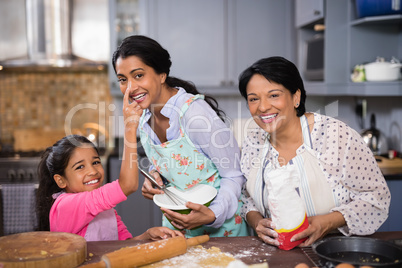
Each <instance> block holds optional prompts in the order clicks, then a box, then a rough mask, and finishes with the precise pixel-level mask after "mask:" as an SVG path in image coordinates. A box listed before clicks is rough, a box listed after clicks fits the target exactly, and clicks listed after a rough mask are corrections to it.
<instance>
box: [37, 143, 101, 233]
mask: <svg viewBox="0 0 402 268" xmlns="http://www.w3.org/2000/svg"><path fill="white" fill-rule="evenodd" d="M81 146H91V147H93V148H94V149H95V150H96V152H97V153H98V154H99V152H98V149H97V148H96V147H95V145H94V144H93V143H92V142H90V141H89V140H88V139H87V138H85V137H84V136H80V135H70V136H66V137H64V138H62V139H61V140H59V141H57V142H56V143H55V144H54V145H53V146H51V147H48V148H47V149H46V150H45V151H44V152H43V154H42V158H41V161H40V163H39V166H38V175H39V188H38V192H37V197H36V200H37V201H36V213H37V216H38V230H39V231H50V223H49V212H50V209H51V207H52V205H53V202H54V200H53V197H52V195H53V194H54V193H58V192H60V191H62V189H60V188H59V186H57V184H56V182H55V181H54V179H53V176H54V175H56V174H59V175H61V176H64V171H65V169H66V167H67V164H68V161H69V160H70V157H71V155H72V154H73V152H74V150H75V149H76V148H77V147H81Z"/></svg>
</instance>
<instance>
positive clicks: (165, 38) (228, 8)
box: [146, 0, 295, 93]
mask: <svg viewBox="0 0 402 268" xmlns="http://www.w3.org/2000/svg"><path fill="white" fill-rule="evenodd" d="M292 9H293V0H286V1H277V0H248V1H244V0H234V1H232V0H150V1H149V10H148V16H147V23H146V24H147V29H146V32H147V35H148V36H150V37H152V38H154V39H156V40H157V41H158V42H159V43H160V44H161V45H162V46H163V47H165V48H166V49H167V50H168V51H169V53H170V55H171V59H172V68H171V75H172V76H177V77H179V78H182V79H184V80H190V81H192V82H194V83H195V84H196V85H197V87H198V88H199V89H200V90H201V91H205V90H207V91H208V90H210V91H211V92H219V91H220V92H222V90H223V91H224V90H227V91H228V92H230V91H234V92H236V93H237V91H236V89H235V87H236V85H237V80H238V76H239V74H240V73H241V72H242V71H243V70H244V69H245V68H247V67H248V66H250V65H251V64H252V63H253V62H255V61H256V60H258V59H260V58H263V57H269V56H274V55H280V56H284V57H287V58H290V59H292V57H293V56H294V55H295V51H294V42H295V38H294V37H295V30H294V25H293V23H292V21H293V14H292V12H289V10H292ZM204 89H205V90H204Z"/></svg>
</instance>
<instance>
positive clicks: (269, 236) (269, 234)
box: [255, 218, 279, 246]
mask: <svg viewBox="0 0 402 268" xmlns="http://www.w3.org/2000/svg"><path fill="white" fill-rule="evenodd" d="M274 229H275V226H274V224H273V223H272V221H271V219H267V218H262V219H260V220H259V221H258V224H257V226H256V228H255V231H256V232H257V235H258V237H259V238H261V240H262V241H264V243H267V244H270V245H273V246H279V242H278V240H276V239H277V238H278V233H277V232H276V231H275V230H274Z"/></svg>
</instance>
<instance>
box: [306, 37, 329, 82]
mask: <svg viewBox="0 0 402 268" xmlns="http://www.w3.org/2000/svg"><path fill="white" fill-rule="evenodd" d="M304 55H305V59H304V62H305V66H304V77H305V79H306V80H317V81H322V80H324V35H323V34H316V35H314V37H313V38H312V39H310V40H308V41H306V45H305V53H304Z"/></svg>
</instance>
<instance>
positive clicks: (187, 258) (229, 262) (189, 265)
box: [141, 245, 268, 268]
mask: <svg viewBox="0 0 402 268" xmlns="http://www.w3.org/2000/svg"><path fill="white" fill-rule="evenodd" d="M141 267H142V268H169V267H175V268H199V267H206V268H243V267H253V266H247V265H246V264H244V263H243V262H241V261H240V260H236V259H235V257H234V256H233V255H231V254H229V253H224V252H222V251H221V250H220V249H219V248H217V247H211V248H209V249H206V248H204V247H203V246H200V245H199V246H194V247H191V248H189V249H188V250H187V252H186V253H185V254H183V255H180V256H177V257H173V258H170V259H166V260H163V261H160V262H156V263H152V264H149V265H145V266H141ZM262 267H268V265H267V264H266V265H265V266H262Z"/></svg>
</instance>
